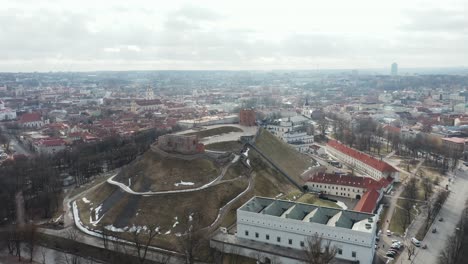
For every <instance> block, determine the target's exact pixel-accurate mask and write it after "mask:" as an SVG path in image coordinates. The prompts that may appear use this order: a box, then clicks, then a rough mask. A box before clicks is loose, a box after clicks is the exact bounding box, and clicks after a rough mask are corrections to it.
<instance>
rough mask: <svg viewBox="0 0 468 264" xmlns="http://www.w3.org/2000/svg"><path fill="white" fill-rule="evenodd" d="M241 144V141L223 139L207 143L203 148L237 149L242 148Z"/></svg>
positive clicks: (218, 149) (217, 149)
mask: <svg viewBox="0 0 468 264" xmlns="http://www.w3.org/2000/svg"><path fill="white" fill-rule="evenodd" d="M242 146H243V145H242V143H240V142H239V141H223V142H216V143H211V144H208V145H206V146H205V149H207V150H215V151H239V150H241V149H242Z"/></svg>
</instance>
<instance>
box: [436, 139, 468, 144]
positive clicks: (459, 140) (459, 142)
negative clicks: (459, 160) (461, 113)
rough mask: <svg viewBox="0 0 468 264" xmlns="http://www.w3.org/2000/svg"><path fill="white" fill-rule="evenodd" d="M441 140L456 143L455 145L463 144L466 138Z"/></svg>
mask: <svg viewBox="0 0 468 264" xmlns="http://www.w3.org/2000/svg"><path fill="white" fill-rule="evenodd" d="M442 140H445V141H449V142H452V143H456V144H465V142H466V141H467V139H466V138H458V137H451V138H443V139H442Z"/></svg>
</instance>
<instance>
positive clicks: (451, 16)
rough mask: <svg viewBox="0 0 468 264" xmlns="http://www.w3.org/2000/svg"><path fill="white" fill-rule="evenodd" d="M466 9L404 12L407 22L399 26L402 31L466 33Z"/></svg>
mask: <svg viewBox="0 0 468 264" xmlns="http://www.w3.org/2000/svg"><path fill="white" fill-rule="evenodd" d="M467 12H468V8H466V7H463V6H462V7H460V8H458V9H452V10H447V9H435V8H432V9H420V10H409V11H406V12H405V15H406V16H407V19H408V22H406V23H404V24H403V25H402V26H401V29H402V30H407V31H422V32H439V33H447V32H451V33H463V31H465V32H464V33H466V31H468V17H467Z"/></svg>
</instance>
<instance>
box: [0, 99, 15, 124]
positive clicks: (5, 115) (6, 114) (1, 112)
mask: <svg viewBox="0 0 468 264" xmlns="http://www.w3.org/2000/svg"><path fill="white" fill-rule="evenodd" d="M14 119H16V111H13V110H12V109H10V108H7V107H5V104H4V103H3V101H0V120H14Z"/></svg>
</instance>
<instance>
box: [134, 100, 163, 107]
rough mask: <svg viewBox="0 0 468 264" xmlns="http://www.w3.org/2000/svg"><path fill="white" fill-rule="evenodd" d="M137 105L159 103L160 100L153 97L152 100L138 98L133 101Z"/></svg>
mask: <svg viewBox="0 0 468 264" xmlns="http://www.w3.org/2000/svg"><path fill="white" fill-rule="evenodd" d="M135 102H136V104H137V105H139V106H147V105H160V104H162V103H161V100H159V99H153V100H138V101H135Z"/></svg>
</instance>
